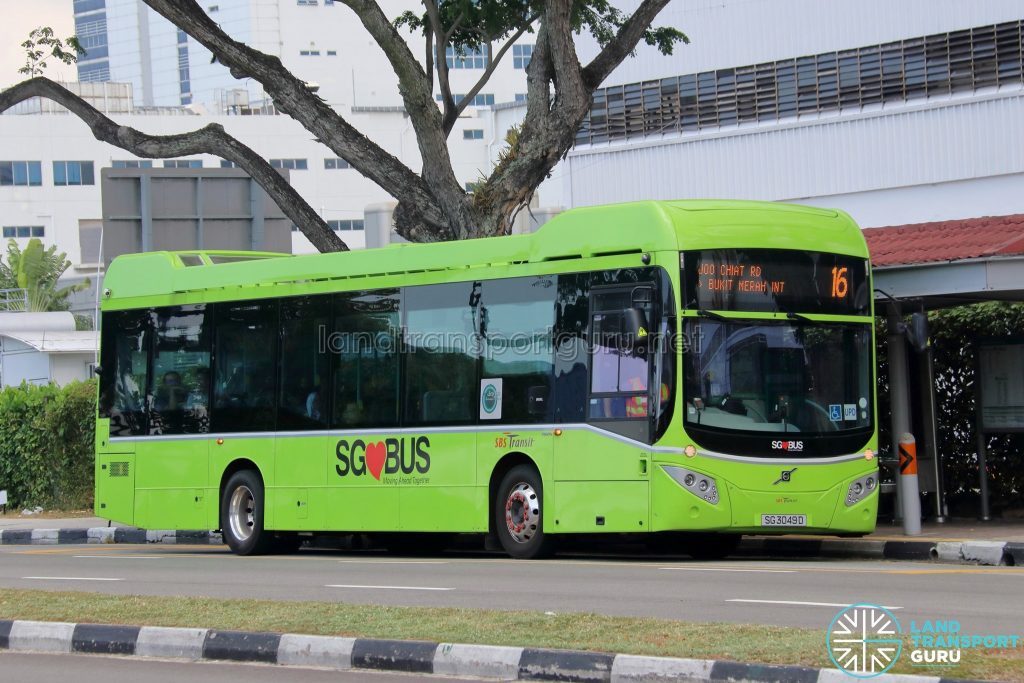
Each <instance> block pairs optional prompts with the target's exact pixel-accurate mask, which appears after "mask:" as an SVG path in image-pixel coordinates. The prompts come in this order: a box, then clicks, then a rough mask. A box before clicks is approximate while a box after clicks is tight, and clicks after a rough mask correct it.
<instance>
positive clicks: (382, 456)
mask: <svg viewBox="0 0 1024 683" xmlns="http://www.w3.org/2000/svg"><path fill="white" fill-rule="evenodd" d="M386 459H387V450H386V449H385V448H384V442H383V441H378V442H377V443H368V444H366V467H367V468H368V469H369V470H370V474H372V475H373V478H374V479H376V480H377V481H380V471H381V470H382V469H384V461H385V460H386Z"/></svg>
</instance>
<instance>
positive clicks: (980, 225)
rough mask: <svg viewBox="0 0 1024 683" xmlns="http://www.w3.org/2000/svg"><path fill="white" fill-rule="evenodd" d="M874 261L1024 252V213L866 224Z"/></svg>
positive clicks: (899, 263) (887, 262)
mask: <svg viewBox="0 0 1024 683" xmlns="http://www.w3.org/2000/svg"><path fill="white" fill-rule="evenodd" d="M864 237H865V239H867V241H868V251H869V252H871V265H872V266H875V267H878V266H902V265H910V264H912V263H929V262H932V261H957V260H961V259H971V258H981V257H986V256H1012V255H1017V254H1024V214H1014V215H1012V216H986V217H984V218H967V219H964V220H958V221H940V222H936V223H915V224H912V225H893V226H890V227H887V228H867V229H865V230H864Z"/></svg>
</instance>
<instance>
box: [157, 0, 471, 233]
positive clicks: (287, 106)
mask: <svg viewBox="0 0 1024 683" xmlns="http://www.w3.org/2000/svg"><path fill="white" fill-rule="evenodd" d="M143 1H144V2H145V3H146V4H147V5H149V6H150V7H151V8H153V9H154V10H155V11H156V12H157V13H159V14H161V15H162V16H163V17H164V18H165V19H167V20H168V21H170V22H171V23H172V24H174V25H175V26H177V27H178V28H180V29H181V30H183V31H185V32H186V33H187V34H188V35H190V36H192V37H193V38H194V39H195V40H197V41H198V42H199V43H200V44H201V45H203V46H204V47H205V48H206V49H208V50H210V52H212V53H213V54H214V55H215V56H216V57H217V60H218V61H219V62H221V63H222V64H224V65H225V66H227V67H228V68H229V69H230V70H231V74H232V75H233V76H234V77H235V78H253V79H255V80H256V81H258V82H259V83H260V84H261V85H262V86H263V88H264V90H266V92H267V93H268V94H269V95H270V96H271V97H273V98H274V102H275V104H276V105H277V106H278V108H279V109H281V110H282V111H284V112H286V113H287V114H288V115H289V116H291V117H292V118H294V119H295V120H296V121H298V122H299V123H301V124H302V126H303V127H305V128H306V129H307V130H309V131H310V132H312V133H313V134H314V135H315V136H316V138H317V139H318V140H319V141H320V142H322V143H323V144H325V145H327V146H328V147H329V148H330V149H331V150H332V151H334V153H336V154H337V155H338V156H340V157H341V158H343V159H345V161H347V162H348V163H349V164H350V165H351V166H352V167H353V168H355V169H356V170H357V171H359V172H360V173H362V174H363V175H364V176H366V177H367V178H369V179H370V180H372V181H373V182H375V183H376V184H377V185H379V186H380V187H382V188H384V189H385V190H387V191H388V192H389V193H391V194H392V196H394V197H395V198H396V199H397V200H398V201H399V202H408V203H414V204H416V205H417V206H419V207H420V215H421V216H422V217H423V219H424V220H425V221H426V222H427V223H428V224H429V225H431V226H434V227H435V228H436V229H437V230H438V231H439V232H442V233H446V232H450V231H451V227H450V221H449V216H448V215H447V212H446V211H442V209H441V207H440V206H438V200H437V198H436V197H435V196H434V193H433V192H432V190H431V185H430V183H429V181H425V179H424V178H421V177H420V176H418V175H417V174H416V173H414V172H413V171H411V170H410V169H409V168H408V167H407V166H405V164H403V163H402V162H401V161H400V160H398V159H397V158H396V157H394V156H393V155H391V154H389V153H388V152H386V151H385V150H384V149H382V148H381V147H380V146H379V145H377V144H375V143H374V142H373V141H371V140H370V139H369V138H367V137H366V136H365V135H363V134H362V133H360V132H359V131H358V130H356V129H355V128H353V127H352V125H351V124H349V123H348V121H346V120H345V119H344V118H343V117H341V116H340V115H339V114H338V113H337V112H336V111H335V110H334V109H332V108H331V107H330V106H329V105H328V104H327V103H326V102H324V101H323V100H322V99H320V98H319V97H317V96H316V95H315V94H314V93H312V92H311V91H310V90H309V88H307V87H306V84H305V83H304V82H302V81H301V80H300V79H298V78H296V77H295V76H294V75H293V74H292V73H291V72H290V71H288V69H286V68H285V67H284V65H282V64H281V60H280V59H278V58H277V57H274V56H272V55H268V54H265V53H263V52H260V51H259V50H254V49H252V48H251V47H249V46H247V45H245V44H244V43H240V42H238V41H236V40H234V39H232V38H231V37H230V36H228V35H227V34H226V33H224V31H223V30H221V28H220V27H219V26H218V25H217V24H216V22H214V21H213V20H212V19H211V18H210V17H209V16H208V15H207V14H206V13H205V12H204V11H203V9H202V8H201V7H200V6H199V4H198V3H197V2H195V0H143ZM358 4H367V3H363V2H360V3H358ZM368 4H371V5H373V6H374V7H376V4H375V3H368ZM378 13H379V9H378ZM380 17H381V18H383V15H382V14H381V15H380ZM384 21H385V23H387V22H386V20H384ZM403 45H404V43H403ZM408 61H409V62H411V63H413V64H415V65H416V69H418V70H420V72H421V74H422V69H421V68H420V67H419V63H418V62H416V60H415V59H413V58H412V55H411V54H410V55H409V60H408ZM422 77H423V78H424V80H425V75H423V76H422ZM427 90H429V88H427ZM434 110H435V112H436V111H437V108H436V107H434ZM439 116H440V114H438V117H439ZM424 158H425V159H426V158H428V157H426V156H424Z"/></svg>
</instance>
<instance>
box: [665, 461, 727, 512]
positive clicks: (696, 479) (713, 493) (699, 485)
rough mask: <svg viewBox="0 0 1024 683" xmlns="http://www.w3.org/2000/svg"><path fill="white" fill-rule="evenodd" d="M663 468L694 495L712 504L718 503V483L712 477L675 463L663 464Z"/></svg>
mask: <svg viewBox="0 0 1024 683" xmlns="http://www.w3.org/2000/svg"><path fill="white" fill-rule="evenodd" d="M661 469H663V470H665V472H667V473H668V476H670V477H672V479H674V480H675V482H676V483H677V484H679V485H680V486H682V487H683V488H684V489H686V490H687V491H689V492H690V493H692V494H693V495H695V496H697V497H698V498H700V499H701V500H703V501H706V502H708V503H711V504H712V505H718V484H716V483H715V480H714V479H712V478H711V477H709V476H707V475H705V474H699V473H697V472H691V471H690V470H688V469H685V468H683V467H676V466H674V465H662V466H661Z"/></svg>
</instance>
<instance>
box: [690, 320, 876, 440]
mask: <svg viewBox="0 0 1024 683" xmlns="http://www.w3.org/2000/svg"><path fill="white" fill-rule="evenodd" d="M686 335H687V339H689V340H690V341H691V344H690V352H689V353H688V354H685V364H684V365H685V368H684V373H685V375H684V383H685V401H686V411H685V422H686V429H687V431H692V432H694V433H695V435H696V434H699V433H701V432H703V431H705V430H709V431H716V432H721V431H726V430H727V431H728V432H731V433H734V434H735V433H736V432H747V433H750V432H756V433H761V434H763V433H765V432H768V433H772V434H776V433H777V434H783V433H785V434H790V433H792V434H799V435H800V437H801V438H803V437H808V436H815V435H819V436H837V435H838V434H839V433H849V432H851V431H863V430H864V429H867V428H870V427H871V426H872V421H873V415H874V411H873V406H872V396H873V388H872V385H871V376H872V375H871V358H872V356H871V328H870V326H869V325H868V324H861V323H859V324H847V323H844V324H837V323H817V322H809V321H801V322H793V321H778V322H776V321H771V320H735V319H733V320H728V321H725V320H708V319H705V318H691V319H689V320H688V321H687V324H686ZM697 438H698V440H699V437H697ZM773 438H778V437H773Z"/></svg>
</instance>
